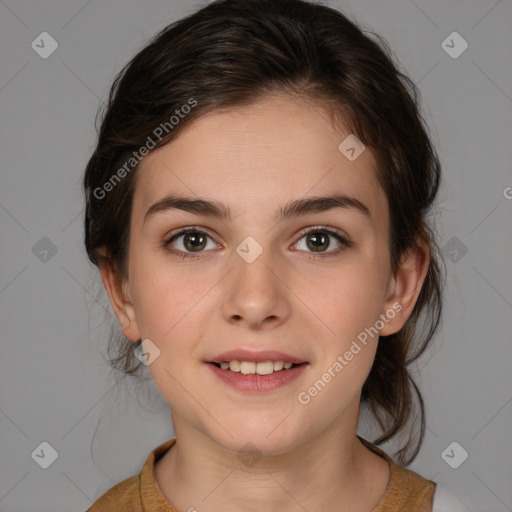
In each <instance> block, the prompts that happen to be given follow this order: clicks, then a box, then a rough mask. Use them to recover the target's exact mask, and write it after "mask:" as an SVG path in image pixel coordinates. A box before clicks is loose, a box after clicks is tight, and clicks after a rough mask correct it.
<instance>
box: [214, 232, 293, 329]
mask: <svg viewBox="0 0 512 512" xmlns="http://www.w3.org/2000/svg"><path fill="white" fill-rule="evenodd" d="M233 264H234V269H233V271H232V272H230V277H229V278H228V279H229V285H228V286H229V291H228V293H227V296H226V301H225V304H224V314H225V315H226V319H227V320H228V321H232V320H233V319H234V318H235V319H237V320H238V321H241V320H245V321H246V322H247V323H248V324H251V325H253V326H254V325H258V324H259V323H262V322H264V321H265V320H266V319H268V318H272V319H274V321H276V320H278V319H280V320H283V319H284V317H285V316H286V315H287V312H288V305H287V298H286V287H284V286H283V283H282V282H281V281H282V280H283V278H282V277H281V278H279V272H280V271H279V270H276V267H277V265H278V262H277V260H275V259H274V256H273V252H272V250H271V249H270V248H264V247H263V246H262V245H261V244H259V243H258V242H257V241H256V240H255V239H254V238H252V237H247V238H246V239H244V240H243V241H242V242H241V243H240V244H239V245H238V246H237V247H236V251H235V253H234V254H233Z"/></svg>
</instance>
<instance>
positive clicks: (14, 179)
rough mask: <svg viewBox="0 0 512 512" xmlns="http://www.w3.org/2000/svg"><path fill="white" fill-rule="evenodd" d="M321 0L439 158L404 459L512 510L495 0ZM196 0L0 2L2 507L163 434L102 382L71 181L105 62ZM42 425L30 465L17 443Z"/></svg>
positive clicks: (511, 305)
mask: <svg viewBox="0 0 512 512" xmlns="http://www.w3.org/2000/svg"><path fill="white" fill-rule="evenodd" d="M329 4H330V5H332V6H335V7H340V8H341V9H342V10H343V11H344V12H345V13H347V14H349V15H352V16H354V17H355V18H356V19H357V20H359V21H360V22H361V23H363V24H364V26H365V28H366V29H368V30H372V31H375V32H377V33H379V34H381V35H382V36H383V37H384V38H385V39H387V40H388V41H389V43H390V45H391V47H392V49H393V51H394V52H395V54H396V56H397V57H398V59H399V60H400V62H401V63H402V65H403V67H404V69H405V70H406V72H407V73H408V74H409V75H410V76H411V78H412V79H413V80H414V81H415V82H416V83H417V84H419V86H420V89H421V92H422V98H423V107H424V112H425V117H426V119H427V122H428V124H429V126H430V127H431V131H432V136H433V140H434V144H435V145H436V146H437V148H438V151H439V154H440V157H441V160H442V164H443V170H444V181H443V187H442V190H441V194H440V199H439V214H438V216H437V220H438V229H439V232H440V235H441V245H442V246H445V247H446V254H447V256H448V260H447V264H448V283H447V289H446V309H445V320H444V323H443V325H442V328H441V330H440V332H439V334H438V336H437V337H436V339H435V341H434V343H433V344H432V348H431V349H430V351H428V353H427V354H426V356H425V357H423V358H422V360H421V361H420V363H419V365H418V366H419V369H420V370H421V377H420V378H419V381H420V385H421V389H422V391H423V395H424V398H425V402H426V407H427V424H428V430H427V435H426V439H425V442H424V445H423V448H422V450H421V452H420V454H419V456H418V458H417V459H416V461H415V462H414V463H413V464H412V465H411V466H410V467H411V469H414V470H415V471H418V472H419V473H420V474H422V475H423V476H425V477H427V478H432V479H434V480H436V481H437V482H440V483H442V484H445V485H447V486H449V487H451V488H452V489H453V490H454V491H455V492H457V493H458V494H459V495H460V496H461V498H462V499H463V501H464V502H465V503H466V504H467V505H468V508H469V509H470V510H471V511H496V512H501V511H506V510H512V486H511V485H510V484H511V482H512V468H511V466H512V463H511V461H512V448H511V446H510V443H509V439H510V432H512V404H511V402H512V373H511V371H510V366H511V362H512V343H510V339H511V336H510V333H511V330H512V322H511V318H512V286H511V284H512V282H511V280H512V272H511V268H510V261H511V258H510V254H511V253H512V236H511V225H512V223H511V219H512V200H511V197H512V189H510V188H507V187H512V173H511V164H510V162H511V161H512V144H511V142H512V139H511V136H512V128H511V116H512V99H511V98H512V51H511V42H512V30H510V29H511V27H512V3H511V2H510V1H505V0H501V1H496V0H489V1H487V0H480V1H462V0H458V1H455V0H452V1H448V2H446V1H440V0H439V1H426V0H423V1H421V0H415V1H414V2H413V1H411V0H393V1H391V0H390V1H382V0H364V1H355V0H352V1H348V2H341V1H338V2H334V1H332V2H330V3H329ZM200 5H201V4H199V3H197V2H185V1H176V0H172V1H171V0H168V1H163V0H160V1H157V0H152V1H148V0H147V1H136V0H129V1H122V2H121V1H120V0H117V1H103V2H99V1H98V0H89V1H86V0H72V1H71V0H70V1H66V2H64V1H55V0H54V1H50V0H41V1H35V0H31V1H24V0H16V1H15V0H0V24H1V29H0V55H1V64H0V65H1V68H0V69H1V74H0V120H1V122H0V127H1V136H0V147H1V180H2V181H1V188H0V227H1V233H2V243H1V246H0V255H1V256H0V257H1V260H0V261H1V268H0V308H1V317H0V318H1V331H0V332H1V336H2V338H1V341H2V343H1V350H2V352H1V358H0V365H1V369H0V379H1V381H0V384H1V387H0V391H1V403H0V433H1V444H0V451H1V452H0V460H1V474H0V510H1V511H2V512H14V511H38V512H43V511H52V512H60V511H69V510H77V511H84V510H85V509H86V508H87V507H88V506H89V505H90V504H91V503H92V502H93V501H94V500H96V499H97V498H98V497H99V496H100V495H101V494H103V493H104V492H105V491H106V490H107V489H109V488H110V487H112V486H113V485H114V484H115V483H117V482H119V481H121V480H122V479H124V478H127V477H129V476H132V475H135V474H138V473H139V472H140V469H141V467H142V464H143V462H144V461H145V459H146V457H147V455H148V454H149V452H150V451H151V450H152V449H153V448H154V447H155V446H156V445H157V444H160V443H161V442H164V441H165V440H167V439H169V438H171V437H173V435H174V433H173V431H172V425H171V422H170V415H169V407H168V406H167V404H166V403H165V402H164V400H163V399H162V398H161V397H160V395H159V394H158V392H157V391H156V388H155V387H154V385H153V383H152V382H150V383H148V385H147V386H146V388H145V390H144V391H143V393H139V394H137V395H136V394H135V392H134V389H133V388H132V386H131V385H130V384H129V382H128V381H126V382H125V383H124V384H123V385H122V387H117V386H116V380H115V378H114V376H113V375H111V374H110V372H109V369H108V366H107V364H106V362H105V357H106V352H105V347H106V340H107V335H108V331H109V325H110V323H111V322H114V321H115V318H114V317H113V315H112V311H111V309H110V305H109V304H108V300H107V296H106V294H105V293H101V286H102V285H101V280H100V279H99V276H98V274H97V273H96V271H95V269H94V268H93V267H92V266H91V265H89V263H88V261H87V259H86V255H85V250H84V248H83V247H82V243H83V242H82V239H83V228H82V218H83V210H82V209H83V199H82V195H81V190H80V180H81V176H82V172H83V169H84V166H85V164H86V162H87V160H88V158H89V156H90V154H91V152H92V149H93V146H94V143H95V138H96V133H95V130H94V122H95V116H96V111H97V108H98V105H99V102H100V101H101V99H106V95H107V92H108V89H109V87H110V84H111V82H112V80H113V78H114V76H115V74H116V73H117V72H118V71H119V70H120V69H121V67H122V65H123V64H124V63H125V62H127V61H128V60H129V59H130V58H131V57H132V56H133V55H134V54H135V53H136V52H137V51H138V50H139V49H141V48H142V46H143V45H144V44H145V41H146V40H147V38H149V37H151V36H152V35H153V34H155V33H156V31H157V30H158V29H160V28H162V27H164V26H165V25H167V24H168V23H170V22H171V21H173V20H175V19H176V18H178V17H181V16H184V15H186V14H189V13H191V12H192V11H193V10H195V8H196V7H199V6H200ZM44 31H46V32H49V33H50V34H51V35H52V37H53V38H55V40H56V41H57V42H58V45H59V46H58V49H57V50H56V51H55V52H54V53H53V54H52V55H51V56H49V57H48V58H47V59H43V58H41V57H40V56H39V54H38V53H36V51H34V50H33V49H32V48H31V43H32V41H34V40H36V38H37V37H38V36H39V34H41V33H42V32H44ZM453 31H457V32H458V33H459V34H460V35H461V36H462V37H463V38H464V39H465V40H466V41H467V42H468V44H469V47H468V49H467V50H466V51H465V52H464V53H462V55H460V56H459V57H458V58H452V57H450V56H449V55H448V54H447V53H446V51H445V50H444V49H443V47H442V46H441V43H442V42H443V41H444V40H445V39H446V38H447V36H448V35H449V34H451V33H452V32H453ZM454 44H455V43H454ZM458 44H459V43H456V45H458ZM456 47H457V46H456ZM459 47H460V46H459ZM46 48H48V46H46ZM45 237H46V238H47V239H49V240H50V241H51V243H50V242H49V241H48V240H46V238H45ZM41 239H43V240H42V241H41ZM53 246H54V247H53ZM34 247H35V248H34ZM52 248H53V250H54V251H55V249H56V251H57V252H56V253H55V254H53V253H52V250H51V249H52ZM465 248H466V249H467V253H465V254H464V251H465V250H466V249H465ZM44 250H47V251H49V252H47V253H44ZM454 251H455V252H454ZM450 258H451V259H452V260H453V261H450ZM44 441H46V442H47V443H49V444H50V445H51V446H52V447H53V449H54V450H55V451H56V452H57V454H58V457H57V459H56V460H55V461H54V462H53V464H52V465H51V466H50V467H48V468H47V469H43V468H41V467H40V466H39V465H38V464H37V463H36V457H35V456H34V457H32V456H31V454H32V453H33V452H34V450H36V448H38V447H39V445H40V444H41V443H42V442H44ZM454 441H456V442H457V443H459V444H460V445H461V446H462V447H463V449H464V450H466V451H467V453H468V454H469V457H468V459H467V460H466V461H465V462H464V463H462V464H461V465H460V466H459V467H458V468H457V469H452V468H451V467H450V466H449V465H448V464H447V463H446V462H445V460H443V458H442V457H441V454H442V452H443V451H444V450H445V448H447V447H448V446H449V445H450V444H451V443H452V442H454ZM38 451H39V452H40V448H38ZM46 453H49V452H48V451H46ZM449 453H450V455H451V459H452V461H453V460H455V461H457V460H460V457H461V454H462V453H463V452H462V451H461V449H460V448H456V449H455V450H454V451H453V452H450V451H449Z"/></svg>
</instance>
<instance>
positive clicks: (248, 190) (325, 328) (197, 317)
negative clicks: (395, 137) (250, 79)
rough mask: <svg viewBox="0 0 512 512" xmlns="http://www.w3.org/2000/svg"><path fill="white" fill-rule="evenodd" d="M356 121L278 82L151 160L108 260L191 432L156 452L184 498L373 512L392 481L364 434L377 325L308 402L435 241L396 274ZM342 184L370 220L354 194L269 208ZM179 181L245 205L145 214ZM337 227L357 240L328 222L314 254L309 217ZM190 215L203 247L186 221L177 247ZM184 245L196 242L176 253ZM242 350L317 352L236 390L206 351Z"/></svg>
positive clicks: (161, 477)
mask: <svg viewBox="0 0 512 512" xmlns="http://www.w3.org/2000/svg"><path fill="white" fill-rule="evenodd" d="M349 134H350V131H349V130H348V129H341V128H340V127H337V128H335V127H333V126H332V124H331V123H330V120H329V117H328V115H327V113H326V112H325V111H324V110H323V109H321V108H319V107H314V106H313V105H312V104H311V103H308V102H305V101H304V99H302V98H299V97H294V96H291V95H284V94H275V95H271V96H267V97H265V98H264V99H260V100H258V101H257V102H256V103H253V104H251V105H250V106H247V107H243V108H240V107H239V108H236V109H231V110H229V111H218V110H216V111H213V112H211V113H209V114H207V115H205V116H203V117H201V118H199V119H198V120H197V121H195V122H194V123H192V124H191V125H189V126H188V127H187V128H186V129H185V130H184V131H183V132H182V133H181V134H180V135H179V136H178V137H177V138H176V139H175V140H174V141H172V142H171V143H169V144H167V145H166V146H164V147H162V148H160V149H158V150H156V151H154V152H152V153H150V154H149V155H148V156H147V157H146V158H145V159H144V160H143V162H142V163H141V166H140V168H139V169H138V171H137V172H138V173H139V174H138V176H137V177H138V179H137V184H136V188H135V192H134V203H133V211H132V219H131V226H130V245H129V260H128V279H126V280H122V279H121V278H120V277H119V276H117V275H116V274H115V273H113V272H112V270H111V269H110V268H109V267H107V266H105V267H102V268H101V275H102V279H103V282H104V285H105V287H106V289H107V292H108V294H109V297H110V300H111V303H112V306H113V309H114V311H115V314H116V316H117V318H118V319H119V322H120V324H121V326H122V329H123V332H124V334H125V336H126V337H127V338H129V339H131V340H134V341H136V340H138V339H150V340H151V341H152V342H153V343H154V344H155V345H156V346H158V348H159V350H160V356H159V357H158V358H156V359H155V361H154V362H153V363H151V364H150V365H149V366H148V368H149V371H150V372H151V375H152V377H153V379H154V382H155V385H156V386H157V388H158V389H159V391H160V392H161V394H162V395H163V397H164V398H165V399H166V400H167V402H168V403H169V404H170V406H171V409H172V421H173V425H174V430H175V434H176V439H177V443H176V444H175V446H174V447H173V448H172V449H171V450H169V451H168V452H167V453H166V454H165V455H164V457H163V458H162V459H160V461H158V463H157V464H156V466H155V477H156V480H157V483H158V485H159V487H160V489H161V491H162V493H163V495H164V496H165V497H166V499H167V500H168V501H169V502H170V503H171V504H172V505H173V506H175V507H176V508H177V509H179V510H181V511H187V510H189V509H190V508H191V507H194V508H195V509H197V510H198V511H201V510H206V509H207V510H210V511H220V510H222V511H224V512H226V511H227V512H230V511H235V510H236V511H239V510H247V511H256V510H258V511H260V510H282V511H285V512H286V511H299V510H300V511H303V510H304V509H306V510H308V512H313V511H320V510H322V511H323V510H332V504H333V503H336V508H337V510H347V511H348V510H350V511H355V512H358V511H361V512H363V511H365V512H368V511H370V510H372V509H373V508H374V507H376V506H377V504H378V503H379V501H380V500H381V499H382V497H383V495H384V494H385V491H386V487H387V485H388V480H389V467H388V464H387V463H386V462H385V460H384V459H382V458H381V457H379V456H377V455H375V454H374V453H372V452H371V451H370V450H368V449H367V448H365V447H364V446H363V445H362V444H361V443H360V441H359V440H358V439H357V438H356V430H357V422H358V417H359V401H360V393H361V389H362V386H363V383H364V381H365V379H366V377H367V375H368V373H369V371H370V368H371V366H372V363H373V360H374V357H375V350H376V346H377V337H376V336H375V337H373V338H371V337H369V340H368V344H367V345H366V346H365V347H364V348H363V349H362V350H361V351H360V352H359V353H358V354H357V355H355V356H354V358H353V359H352V360H351V361H350V362H349V363H348V364H347V365H346V366H345V367H344V368H343V370H342V371H341V372H339V373H337V374H336V377H335V378H332V379H331V381H330V382H329V383H328V384H327V385H326V386H325V387H324V389H322V391H321V392H320V393H318V394H317V396H315V397H313V398H312V399H311V401H310V403H308V404H307V405H303V404H301V403H299V401H298V399H297V396H298V394H299V393H300V392H302V391H307V389H308V388H309V387H310V386H311V385H312V384H313V383H314V382H315V381H316V380H317V379H319V378H321V376H322V374H323V373H324V372H326V371H327V369H328V368H329V367H331V366H332V365H333V363H334V362H335V361H336V358H337V357H338V355H340V354H341V355H342V354H344V353H345V352H346V351H347V350H348V349H349V348H350V345H351V343H352V341H353V340H355V339H356V337H357V335H358V334H359V333H361V332H362V331H364V329H365V328H367V327H370V326H373V325H374V324H375V322H376V321H377V320H378V319H379V315H381V314H384V315H388V314H387V313H386V312H387V311H388V310H389V309H390V308H392V305H393V304H396V303H400V304H401V306H402V309H401V311H400V312H398V313H396V315H395V316H394V318H393V319H388V322H387V323H385V325H384V327H383V328H382V329H380V330H379V331H380V334H381V335H389V334H392V333H394V332H397V331H398V330H399V329H400V328H401V327H402V326H403V325H404V323H405V322H406V320H407V318H408V317H409V316H410V314H411V311H412V308H413V306H414V304H415V302H416V300H417V297H418V295H419V292H420V289H421V285H422V283H423V281H424V279H425V275H426V272H427V268H428V260H429V253H428V248H427V247H426V246H425V245H423V246H421V248H419V249H417V250H413V251H411V252H410V253H409V254H408V256H407V258H405V259H403V261H402V265H401V267H400V268H399V269H398V271H397V272H396V273H394V274H393V273H392V271H391V267H390V258H389V245H388V234H389V227H390V226H389V210H388V203H387V199H386V196H385V194H384V192H383V191H382V189H381V188H380V187H379V186H378V183H377V181H376V177H375V166H376V162H375V160H374V157H373V154H372V152H371V150H370V149H369V148H366V149H365V151H363V153H362V154H361V155H360V156H359V157H358V158H357V159H356V160H355V161H349V160H348V159H347V158H346V157H345V156H344V155H343V154H342V153H341V152H340V151H339V150H338V145H339V144H340V142H341V141H342V140H343V139H345V137H347V136H348V135H349ZM329 169H331V170H330V171H329ZM328 171H329V172H328ZM334 191H338V192H343V193H345V194H348V195H350V196H353V197H355V198H357V199H359V200H360V201H361V202H363V203H364V204H365V205H367V206H368V208H369V209H370V212H371V215H372V220H371V221H370V220H369V219H368V218H366V217H365V216H364V215H363V214H361V213H359V212H358V211H356V210H351V209H341V208H336V209H332V210H329V211H327V212H322V213H309V214H306V215H303V216H300V217H295V218H291V219H287V220H284V221H281V222H278V223H277V224H276V223H275V222H274V221H273V220H272V215H273V214H274V213H275V212H276V211H277V210H278V209H279V208H280V207H281V206H284V205H285V203H287V202H289V201H291V200H294V199H301V198H304V197H310V196H312V195H315V196H317V195H327V194H330V193H332V192H334ZM168 193H174V194H183V195H186V196H188V197H196V196H200V197H204V198H208V199H214V200H217V201H219V202H222V203H224V204H225V205H229V208H230V212H231V215H232V220H231V221H227V220H225V219H215V218H210V217H205V216H197V215H194V214H192V213H189V212H183V211H178V210H168V211H166V212H163V213H158V214H156V215H153V216H150V217H149V218H148V220H147V221H146V222H145V223H144V215H145V213H146V211H147V210H148V208H149V207H150V206H151V205H152V204H153V203H154V202H156V201H158V200H159V199H161V198H163V197H164V196H165V195H167V194H168ZM322 225H325V226H328V227H329V228H331V229H334V230H339V232H340V233H341V234H342V235H344V236H346V237H347V238H348V239H349V240H350V241H352V242H353V245H352V246H351V247H345V248H343V246H342V245H340V243H339V242H337V240H336V239H335V238H333V237H331V238H329V240H330V245H329V246H328V248H325V247H324V248H323V249H322V250H323V253H318V252H317V253H315V252H314V244H312V243H311V242H310V243H309V244H308V236H305V235H304V234H302V233H301V230H302V229H303V228H312V229H313V228H314V227H316V226H322ZM189 226H195V227H197V228H198V229H200V230H201V229H203V230H204V232H205V233H206V234H207V235H208V236H210V237H211V238H207V239H206V240H207V245H206V246H204V249H203V250H202V252H201V253H194V252H193V250H194V249H193V247H194V246H193V244H190V243H189V244H188V245H184V244H185V241H186V236H182V237H180V238H178V239H176V240H175V241H174V242H173V244H172V245H171V246H170V247H167V248H165V247H164V245H163V244H164V241H165V240H167V239H169V238H170V235H172V234H174V233H176V232H177V231H179V229H180V228H181V229H183V228H186V227H189ZM318 231H322V230H321V229H317V230H316V231H315V230H314V229H313V233H316V234H318ZM247 236H251V237H253V238H254V239H255V240H256V241H257V242H258V244H259V245H260V246H261V247H262V249H263V252H262V253H261V255H260V256H259V257H258V258H257V259H256V260H255V261H254V262H252V263H247V262H246V261H245V260H244V259H242V258H241V257H240V256H239V255H238V254H237V252H236V247H237V246H238V245H239V244H240V243H241V242H242V240H244V239H245V238H246V237H247ZM310 238H311V237H310ZM340 247H341V249H342V250H341V252H338V253H337V254H335V255H333V256H330V257H329V256H326V254H327V253H331V254H334V253H335V252H336V250H337V249H338V248H340ZM171 248H174V249H176V250H182V251H184V252H187V249H188V253H189V254H191V255H192V257H191V258H185V259H181V258H178V257H176V256H173V254H172V253H171V252H170V249H171ZM315 255H316V258H315V259H310V258H308V256H314V257H315ZM194 256H195V257H194ZM388 316H389V315H388ZM388 316H386V318H388ZM383 342H385V341H383ZM235 348H246V349H249V350H253V351H258V350H265V349H275V350H280V351H282V352H285V353H289V354H294V355H296V356H299V357H302V358H303V359H305V360H307V361H308V362H309V365H308V367H307V368H306V371H305V372H304V373H303V374H302V376H301V377H299V379H297V380H295V381H293V382H291V383H288V384H286V385H285V386H283V387H281V388H279V389H277V390H274V391H271V392H266V393H259V394H252V395H251V394H248V393H244V392H242V391H238V390H234V389H232V388H230V387H228V386H227V385H226V384H225V383H224V382H223V381H221V380H220V379H219V378H218V377H216V376H215V375H214V374H213V372H212V371H211V370H210V368H209V367H208V366H207V364H205V362H204V361H205V360H208V359H209V358H212V357H213V356H215V355H217V354H220V353H221V352H224V351H226V350H231V349H235ZM248 442H251V443H253V444H254V445H255V446H256V447H257V449H258V450H259V451H260V452H261V455H262V456H261V458H260V459H258V461H257V462H256V463H255V464H254V465H252V466H248V465H245V464H243V463H242V462H241V461H240V459H239V458H238V456H237V455H238V453H239V450H240V449H241V447H242V446H244V445H245V444H246V443H248Z"/></svg>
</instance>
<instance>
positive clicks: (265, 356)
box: [207, 349, 307, 364]
mask: <svg viewBox="0 0 512 512" xmlns="http://www.w3.org/2000/svg"><path fill="white" fill-rule="evenodd" d="M234 360H237V361H251V362H254V363H259V362H263V361H284V362H285V363H286V362H290V363H295V364H301V363H307V361H306V360H305V359H301V358H300V357H296V356H292V355H290V354H285V353H284V352H279V351H277V350H262V351H258V352H255V351H251V350H245V349H236V350H230V351H228V352H223V353H222V354H219V355H218V356H216V357H214V358H213V359H210V360H208V361H207V362H208V363H222V362H225V361H228V362H229V361H234Z"/></svg>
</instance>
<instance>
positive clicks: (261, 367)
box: [220, 360, 293, 375]
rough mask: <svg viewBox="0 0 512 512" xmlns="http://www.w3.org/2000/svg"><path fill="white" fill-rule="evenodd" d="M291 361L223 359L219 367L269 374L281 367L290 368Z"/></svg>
mask: <svg viewBox="0 0 512 512" xmlns="http://www.w3.org/2000/svg"><path fill="white" fill-rule="evenodd" d="M292 366H293V363H290V362H284V361H273V362H272V361H260V362H258V363H255V362H253V361H237V360H233V361H223V362H221V363H220V367H221V368H222V369H223V370H231V371H232V372H241V373H243V374H244V375H250V374H255V373H257V374H258V375H270V374H271V373H273V372H278V371H281V370H282V369H283V368H284V369H285V370H287V369H288V368H291V367H292Z"/></svg>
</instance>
